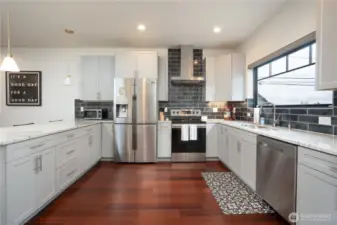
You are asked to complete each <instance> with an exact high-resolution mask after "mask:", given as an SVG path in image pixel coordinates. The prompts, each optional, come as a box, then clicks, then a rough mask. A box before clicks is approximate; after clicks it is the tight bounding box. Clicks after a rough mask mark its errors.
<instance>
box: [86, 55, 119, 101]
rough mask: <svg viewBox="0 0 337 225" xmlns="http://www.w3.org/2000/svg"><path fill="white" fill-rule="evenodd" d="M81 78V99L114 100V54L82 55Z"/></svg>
mask: <svg viewBox="0 0 337 225" xmlns="http://www.w3.org/2000/svg"><path fill="white" fill-rule="evenodd" d="M81 78H82V90H81V92H82V93H81V99H83V100H104V101H107V100H110V101H112V100H113V95H114V90H113V87H114V85H113V81H114V58H113V56H82V57H81Z"/></svg>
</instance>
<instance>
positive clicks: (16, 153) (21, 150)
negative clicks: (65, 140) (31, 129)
mask: <svg viewBox="0 0 337 225" xmlns="http://www.w3.org/2000/svg"><path fill="white" fill-rule="evenodd" d="M56 140H57V139H55V138H54V137H53V136H48V137H42V138H37V139H33V140H29V141H24V142H20V143H17V144H13V145H9V146H7V147H6V162H11V161H13V160H16V159H19V158H22V157H25V156H29V155H32V154H34V153H36V152H40V151H42V150H45V149H48V148H50V147H53V146H55V145H56Z"/></svg>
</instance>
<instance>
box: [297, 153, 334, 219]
mask: <svg viewBox="0 0 337 225" xmlns="http://www.w3.org/2000/svg"><path fill="white" fill-rule="evenodd" d="M297 213H298V215H299V221H298V222H297V225H307V224H310V225H311V224H313V225H322V224H326V225H332V224H334V225H335V224H337V157H335V156H331V155H328V154H324V153H320V152H317V151H313V150H310V149H305V148H302V147H299V148H298V167H297ZM313 217H316V219H315V218H313Z"/></svg>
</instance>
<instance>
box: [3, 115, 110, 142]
mask: <svg viewBox="0 0 337 225" xmlns="http://www.w3.org/2000/svg"><path fill="white" fill-rule="evenodd" d="M104 122H112V121H102V120H74V121H69V122H57V123H48V124H36V125H28V126H20V127H0V146H4V145H10V144H14V143H17V142H21V141H26V140H30V139H34V138H39V137H43V136H47V135H51V134H56V133H60V132H65V131H68V130H73V129H77V128H81V127H85V126H91V125H94V124H100V123H104Z"/></svg>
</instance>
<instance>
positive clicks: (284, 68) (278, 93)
mask: <svg viewBox="0 0 337 225" xmlns="http://www.w3.org/2000/svg"><path fill="white" fill-rule="evenodd" d="M315 63H316V43H311V44H309V45H306V46H303V47H301V48H299V49H296V50H294V51H291V52H289V53H288V54H286V55H283V56H282V57H280V58H277V59H274V60H272V61H270V62H268V63H266V64H264V65H262V66H259V67H257V68H255V70H254V71H256V72H255V73H256V74H255V76H256V79H255V80H256V83H255V89H256V95H255V102H256V103H257V104H258V105H261V104H263V103H264V102H271V103H273V104H275V105H314V104H315V105H321V104H332V91H316V90H315V73H316V68H315V67H316V65H315Z"/></svg>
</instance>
